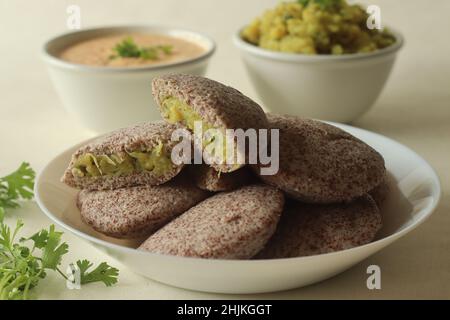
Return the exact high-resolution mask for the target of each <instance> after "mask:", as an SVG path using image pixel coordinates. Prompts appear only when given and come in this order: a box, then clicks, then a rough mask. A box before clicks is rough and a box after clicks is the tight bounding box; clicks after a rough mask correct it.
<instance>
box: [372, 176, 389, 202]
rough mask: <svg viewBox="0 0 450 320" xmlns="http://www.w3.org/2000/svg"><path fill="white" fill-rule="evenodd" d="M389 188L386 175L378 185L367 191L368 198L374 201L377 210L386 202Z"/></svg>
mask: <svg viewBox="0 0 450 320" xmlns="http://www.w3.org/2000/svg"><path fill="white" fill-rule="evenodd" d="M390 188H391V187H390V186H389V177H388V175H386V176H385V178H384V179H383V181H382V182H381V183H380V184H379V185H377V186H376V187H375V188H373V189H372V190H370V191H369V194H370V196H371V197H372V198H373V200H375V202H376V203H377V206H378V208H381V206H382V205H383V203H384V202H385V201H386V199H387V197H388V195H389V192H390Z"/></svg>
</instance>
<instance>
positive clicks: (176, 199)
mask: <svg viewBox="0 0 450 320" xmlns="http://www.w3.org/2000/svg"><path fill="white" fill-rule="evenodd" d="M209 195H210V193H209V192H206V191H204V190H201V189H199V188H197V187H195V186H194V184H193V183H191V182H188V181H186V179H184V177H177V178H175V179H174V180H172V181H170V182H167V183H165V184H162V185H158V186H137V187H129V188H121V189H115V190H103V191H87V190H82V191H81V192H80V193H79V194H78V199H77V206H78V208H79V209H80V213H81V217H82V220H83V221H84V222H85V223H87V224H88V225H90V226H91V227H92V228H93V229H95V230H96V231H98V232H100V233H103V234H105V235H108V236H111V237H116V238H138V237H144V236H149V235H150V234H152V233H153V232H155V231H156V230H158V229H159V228H160V227H162V226H163V225H165V224H166V223H168V222H169V221H170V220H172V219H173V218H175V217H176V216H178V215H180V214H182V213H183V212H185V211H186V210H188V209H189V208H191V207H193V206H194V205H196V204H197V203H198V202H200V201H202V200H204V199H205V198H207V197H208V196H209Z"/></svg>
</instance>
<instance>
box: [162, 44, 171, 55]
mask: <svg viewBox="0 0 450 320" xmlns="http://www.w3.org/2000/svg"><path fill="white" fill-rule="evenodd" d="M158 49H160V50H161V51H162V52H164V53H165V54H171V53H172V50H173V47H172V46H171V45H160V46H158Z"/></svg>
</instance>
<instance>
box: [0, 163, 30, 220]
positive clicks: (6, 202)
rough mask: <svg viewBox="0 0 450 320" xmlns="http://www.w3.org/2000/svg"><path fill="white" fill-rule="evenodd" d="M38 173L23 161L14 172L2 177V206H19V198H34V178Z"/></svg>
mask: <svg viewBox="0 0 450 320" xmlns="http://www.w3.org/2000/svg"><path fill="white" fill-rule="evenodd" d="M35 176H36V174H35V172H34V170H33V169H31V168H30V165H29V164H28V163H26V162H23V163H22V164H21V165H20V167H19V168H18V169H17V170H16V171H14V172H13V173H11V174H9V175H7V176H5V177H3V178H0V207H1V208H3V210H2V211H3V213H4V209H5V208H17V207H18V206H19V203H18V202H17V200H22V199H31V198H33V187H34V178H35Z"/></svg>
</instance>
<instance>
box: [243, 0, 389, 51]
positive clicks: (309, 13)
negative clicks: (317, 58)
mask: <svg viewBox="0 0 450 320" xmlns="http://www.w3.org/2000/svg"><path fill="white" fill-rule="evenodd" d="M368 17H369V15H368V14H367V13H366V11H365V10H364V9H363V8H362V7H361V6H359V5H357V4H354V5H350V4H348V3H347V1H346V0H327V1H325V0H299V1H290V2H282V3H280V4H278V5H277V6H276V7H275V8H274V9H271V10H267V11H266V12H265V13H264V14H263V15H262V16H261V17H259V18H256V19H255V20H254V21H253V22H251V23H250V24H249V25H248V26H247V27H245V28H244V29H243V31H242V33H241V36H242V38H243V39H244V40H246V41H247V42H250V43H252V44H255V45H257V46H259V47H262V48H265V49H268V50H273V51H281V52H290V53H300V54H333V55H340V54H348V53H363V52H372V51H375V50H378V49H382V48H385V47H387V46H390V45H392V44H393V43H394V42H395V37H394V36H393V35H392V34H390V33H389V31H387V30H384V31H381V30H377V29H369V28H368V27H367V24H366V21H367V19H368Z"/></svg>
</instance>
